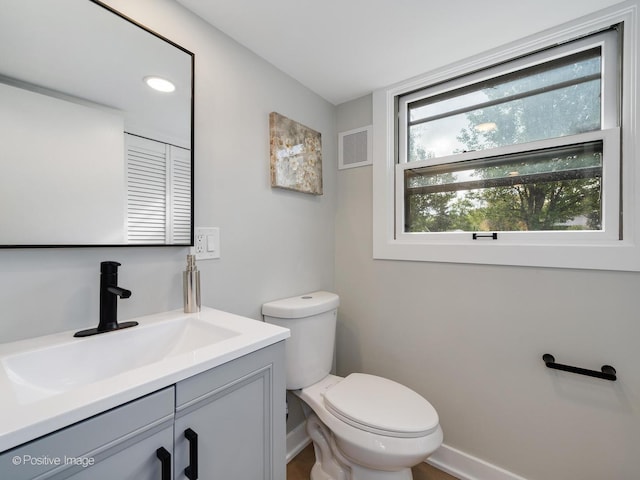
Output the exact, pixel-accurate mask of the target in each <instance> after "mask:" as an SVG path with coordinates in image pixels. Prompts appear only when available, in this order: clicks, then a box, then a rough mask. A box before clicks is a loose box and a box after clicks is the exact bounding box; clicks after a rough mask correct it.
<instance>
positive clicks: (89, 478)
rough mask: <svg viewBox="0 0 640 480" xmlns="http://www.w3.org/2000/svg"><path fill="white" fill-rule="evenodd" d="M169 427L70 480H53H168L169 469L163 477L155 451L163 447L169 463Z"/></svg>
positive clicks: (169, 475) (171, 432) (170, 435)
mask: <svg viewBox="0 0 640 480" xmlns="http://www.w3.org/2000/svg"><path fill="white" fill-rule="evenodd" d="M172 446H173V425H169V426H167V427H165V428H164V429H163V430H160V431H159V432H157V433H155V434H153V435H152V436H150V437H147V438H145V439H144V440H139V439H136V441H135V442H134V443H132V444H131V445H129V446H127V448H125V449H123V450H121V451H119V452H118V453H115V454H113V455H111V456H110V457H108V458H105V459H104V460H102V461H101V462H98V463H96V464H94V465H90V466H87V467H84V468H82V469H81V470H80V471H79V472H78V473H76V474H74V475H71V476H70V477H67V476H62V477H52V478H55V479H56V480H62V479H63V478H65V479H66V478H68V479H70V480H171V478H172V477H171V473H172V467H173V465H171V467H170V468H169V471H168V475H165V476H163V471H162V463H161V461H160V459H159V458H158V456H157V455H156V451H157V450H158V449H159V448H161V447H163V448H165V449H166V450H167V452H168V454H169V459H168V460H167V461H169V462H171V461H172V457H173V456H172V455H171V447H172Z"/></svg>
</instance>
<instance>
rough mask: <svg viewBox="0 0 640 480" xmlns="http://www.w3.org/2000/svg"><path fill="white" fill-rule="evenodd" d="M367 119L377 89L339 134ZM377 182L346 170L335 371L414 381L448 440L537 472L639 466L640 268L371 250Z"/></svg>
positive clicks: (564, 474)
mask: <svg viewBox="0 0 640 480" xmlns="http://www.w3.org/2000/svg"><path fill="white" fill-rule="evenodd" d="M371 121H372V119H371V96H367V97H364V98H361V99H358V100H355V101H353V102H349V103H346V104H343V105H340V106H339V107H338V113H337V120H336V125H337V130H338V132H340V131H346V130H350V129H353V128H357V127H361V126H365V125H369V124H370V123H371ZM371 184H372V169H371V167H361V168H354V169H349V170H341V171H339V172H338V192H339V193H338V204H339V209H338V213H337V215H336V291H337V292H338V293H339V294H340V297H341V305H340V311H339V323H338V345H337V364H338V374H341V375H346V374H348V373H351V372H368V373H373V374H378V375H381V376H386V377H389V378H392V379H394V380H396V381H399V382H402V383H404V384H406V385H408V386H409V387H411V388H413V389H415V390H416V391H418V392H419V393H421V394H422V395H423V396H425V397H426V398H427V399H428V400H429V401H430V402H431V403H432V404H433V405H434V407H435V408H436V410H437V411H438V413H439V415H440V421H441V425H442V428H443V430H444V441H445V443H446V444H447V445H448V446H450V447H453V448H455V449H459V450H461V451H463V452H464V453H466V454H469V455H473V456H475V457H478V458H480V459H482V460H484V461H487V462H489V463H491V464H494V465H496V466H499V467H502V468H504V469H506V470H508V471H511V472H513V473H515V474H518V475H521V476H523V477H525V478H527V479H529V480H549V479H565V480H575V479H581V480H602V479H605V478H606V479H616V480H632V479H635V478H638V475H639V474H640V457H639V456H638V445H640V376H639V375H638V365H639V364H640V348H638V341H639V340H640V322H639V321H638V315H637V309H638V299H637V298H638V297H637V295H638V292H640V273H620V272H609V271H588V270H569V269H545V268H530V267H529V268H525V267H499V266H481V265H464V264H443V263H426V262H403V261H385V260H373V259H372V248H373V247H372V234H371V232H372V195H373V192H372V187H371ZM547 352H548V353H552V354H554V355H555V357H556V361H558V362H560V363H567V364H572V365H578V366H582V367H585V368H590V369H595V370H599V369H600V366H602V365H604V364H611V365H613V366H614V367H615V368H616V370H617V371H618V374H619V380H618V381H617V382H609V381H605V380H599V379H592V378H588V377H583V376H578V375H574V374H570V373H564V372H555V371H551V370H549V369H547V368H546V367H545V366H544V363H543V362H542V359H541V357H542V355H543V354H544V353H547Z"/></svg>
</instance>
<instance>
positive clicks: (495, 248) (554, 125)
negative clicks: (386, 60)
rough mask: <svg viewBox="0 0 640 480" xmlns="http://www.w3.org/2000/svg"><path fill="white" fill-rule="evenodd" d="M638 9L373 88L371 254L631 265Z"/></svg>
mask: <svg viewBox="0 0 640 480" xmlns="http://www.w3.org/2000/svg"><path fill="white" fill-rule="evenodd" d="M636 9H637V5H630V4H627V5H623V6H621V7H620V8H619V9H618V10H615V9H611V10H610V11H607V12H605V13H606V14H605V13H603V12H599V13H600V14H596V15H594V16H592V17H587V18H586V19H582V20H578V21H576V22H573V23H572V24H568V25H567V26H563V27H558V28H557V29H555V30H553V31H551V32H545V34H544V35H542V34H541V35H539V36H534V37H530V38H528V39H525V40H523V41H522V42H520V43H519V44H512V45H510V46H509V47H508V48H505V49H504V52H501V51H499V50H496V51H493V52H489V53H488V54H486V55H483V56H478V57H474V58H472V59H469V60H467V61H465V62H460V63H459V64H456V65H453V66H448V67H445V68H443V69H441V70H439V71H436V72H432V73H430V74H426V75H424V76H423V77H420V78H417V79H412V80H410V81H407V82H403V83H402V84H399V85H396V86H392V87H389V88H387V89H383V90H380V91H378V92H374V97H373V98H374V132H375V134H374V257H375V258H388V259H403V260H425V261H443V262H464V263H493V264H507V265H540V266H552V267H573V268H602V269H619V270H640V249H639V248H638V247H637V246H636V243H638V241H640V228H639V223H640V222H639V220H640V215H639V212H638V208H636V205H637V204H638V201H637V200H636V195H637V194H636V192H637V191H638V190H639V189H640V175H638V171H639V168H638V166H636V162H637V161H638V160H637V155H636V146H635V137H636V131H635V129H636V128H637V127H636V125H637V124H638V121H637V117H638V108H637V103H638V94H637V91H638V87H637V81H636V79H635V75H636V74H635V71H636V68H635V65H637V63H638V59H637V56H638V49H637V47H636V43H637V42H634V41H632V40H631V41H630V40H629V39H634V38H635V32H634V29H635V25H636V16H637V12H636ZM594 32H596V33H594ZM623 45H624V49H623V48H622V47H623Z"/></svg>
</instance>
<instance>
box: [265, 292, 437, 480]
mask: <svg viewBox="0 0 640 480" xmlns="http://www.w3.org/2000/svg"><path fill="white" fill-rule="evenodd" d="M338 304H339V298H338V296H337V295H335V294H333V293H329V292H314V293H310V294H307V295H302V296H299V297H293V298H287V299H283V300H276V301H274V302H269V303H266V304H264V305H263V308H262V313H263V315H264V319H265V321H266V322H268V323H274V324H277V325H281V326H284V327H287V328H289V329H290V330H291V337H290V338H289V339H287V343H286V347H285V348H286V351H287V389H289V390H291V391H292V393H293V394H295V395H296V396H298V397H299V398H300V399H301V400H302V401H303V406H306V408H304V409H305V414H306V416H307V432H308V434H309V437H310V438H311V440H312V442H313V445H314V450H315V453H316V463H315V465H314V467H313V469H312V472H311V480H411V479H412V478H413V477H412V474H411V467H412V466H414V465H417V464H418V463H420V462H422V461H424V460H425V459H426V458H427V457H428V456H429V455H430V454H431V453H433V452H434V451H435V450H436V449H437V448H438V447H439V446H440V445H441V444H442V438H443V434H442V429H441V427H440V424H439V419H438V414H437V412H436V410H435V409H434V408H433V406H431V404H430V403H429V402H428V401H427V400H426V399H424V398H423V397H422V396H420V395H419V394H417V393H416V392H414V391H413V390H411V389H409V388H408V387H406V386H404V385H401V384H399V383H397V382H394V381H392V380H389V379H386V378H383V377H378V376H375V375H368V374H363V373H352V374H350V375H348V376H346V377H344V378H343V377H338V376H335V375H331V374H330V373H329V372H330V369H331V364H332V360H333V348H334V340H335V326H336V317H337V307H338Z"/></svg>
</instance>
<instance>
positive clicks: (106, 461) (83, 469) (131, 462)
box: [0, 387, 175, 480]
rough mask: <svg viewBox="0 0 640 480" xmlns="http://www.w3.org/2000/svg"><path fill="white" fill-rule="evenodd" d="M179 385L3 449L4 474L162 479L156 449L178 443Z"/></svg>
mask: <svg viewBox="0 0 640 480" xmlns="http://www.w3.org/2000/svg"><path fill="white" fill-rule="evenodd" d="M174 399H175V395H174V387H169V388H165V389H163V390H160V391H158V392H155V393H152V394H151V395H147V396H146V397H143V398H140V399H138V400H135V401H133V402H130V403H127V404H126V405H123V406H120V407H118V408H114V409H112V410H109V411H108V412H105V413H102V414H100V415H97V416H95V417H92V418H90V419H87V420H85V421H83V422H80V423H77V424H75V425H71V426H69V427H67V428H64V429H62V430H59V431H57V432H54V433H52V434H49V435H47V436H45V437H42V438H39V439H37V440H34V441H32V442H29V443H26V444H24V445H21V446H19V447H16V448H14V449H12V450H8V451H6V452H4V453H2V454H0V478H2V479H11V480H31V479H35V478H37V479H38V480H40V479H51V480H62V479H73V480H89V479H91V480H103V479H104V480H107V479H109V480H111V479H115V478H117V479H119V480H152V479H153V480H161V476H160V460H159V459H158V458H157V456H156V450H157V449H158V448H160V447H164V448H166V449H168V450H169V451H171V450H172V448H173V420H174V408H175V403H174Z"/></svg>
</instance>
